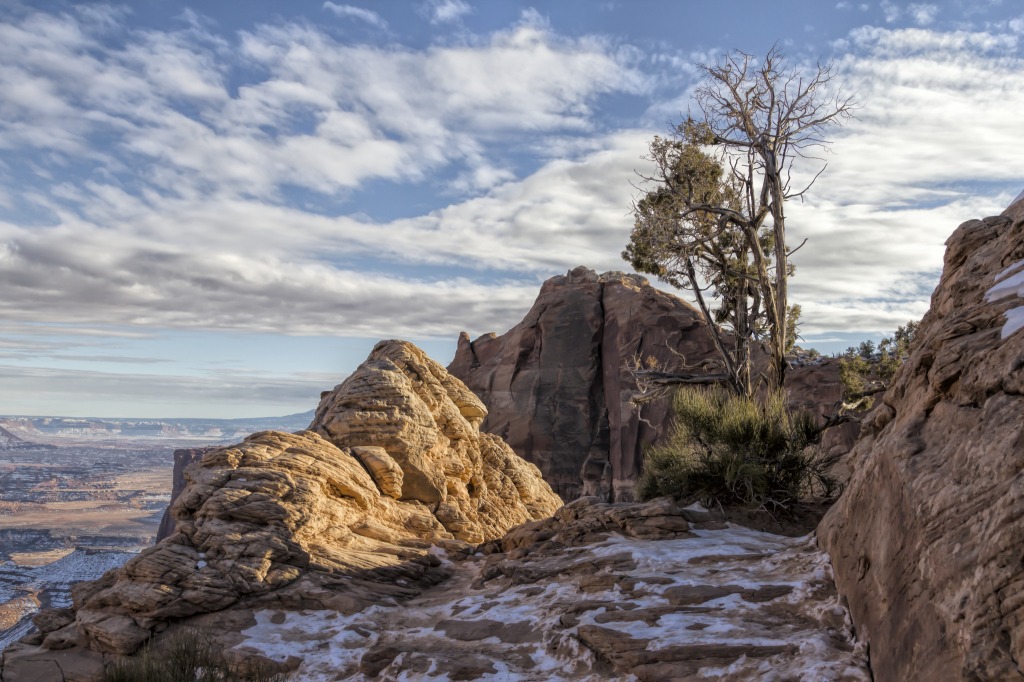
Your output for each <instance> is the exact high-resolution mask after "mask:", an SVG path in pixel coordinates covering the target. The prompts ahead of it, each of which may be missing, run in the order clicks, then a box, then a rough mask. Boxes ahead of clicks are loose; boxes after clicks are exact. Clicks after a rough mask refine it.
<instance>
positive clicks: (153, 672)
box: [103, 628, 285, 682]
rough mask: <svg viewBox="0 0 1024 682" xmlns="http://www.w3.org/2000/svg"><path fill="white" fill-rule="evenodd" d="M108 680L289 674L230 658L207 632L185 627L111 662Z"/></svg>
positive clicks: (259, 681)
mask: <svg viewBox="0 0 1024 682" xmlns="http://www.w3.org/2000/svg"><path fill="white" fill-rule="evenodd" d="M103 679H104V682H284V680H285V676H284V675H283V674H281V673H275V672H272V671H271V670H268V669H267V668H266V667H265V666H262V665H259V664H250V665H246V666H239V665H233V664H231V663H229V662H228V660H227V659H226V658H225V656H224V654H223V652H222V651H221V650H219V649H217V648H215V647H214V645H213V643H212V642H211V639H210V637H209V636H208V635H206V634H205V633H203V632H201V631H199V630H196V629H194V628H181V629H179V630H177V631H176V632H173V633H171V634H169V635H167V636H165V637H163V638H161V640H160V642H159V643H157V644H152V640H151V641H150V642H147V643H146V644H145V645H144V646H143V647H142V649H140V650H139V652H138V653H136V654H135V655H134V656H125V657H123V658H119V659H117V660H115V661H113V662H112V663H110V664H108V665H107V668H106V670H105V671H104V676H103Z"/></svg>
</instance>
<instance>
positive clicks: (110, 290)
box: [0, 12, 1024, 337]
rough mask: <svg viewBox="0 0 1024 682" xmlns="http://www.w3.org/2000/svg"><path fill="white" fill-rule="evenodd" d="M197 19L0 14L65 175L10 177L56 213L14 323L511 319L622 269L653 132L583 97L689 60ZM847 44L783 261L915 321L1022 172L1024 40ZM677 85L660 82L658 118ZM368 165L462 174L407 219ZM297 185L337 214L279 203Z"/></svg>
mask: <svg viewBox="0 0 1024 682" xmlns="http://www.w3.org/2000/svg"><path fill="white" fill-rule="evenodd" d="M200 25H201V24H195V23H192V24H190V25H189V26H190V27H189V28H188V29H187V31H183V32H176V33H175V32H167V33H147V32H132V31H128V30H126V29H125V30H124V33H123V35H122V36H121V37H122V40H121V41H120V42H119V44H120V47H112V46H111V44H108V43H106V42H103V41H100V40H99V39H98V38H97V37H96V36H95V35H93V34H91V33H90V31H91V30H93V29H91V28H89V26H87V25H85V24H83V23H81V21H79V20H76V19H75V18H74V17H73V16H70V15H61V16H51V15H30V16H29V17H27V18H26V19H25V21H23V22H22V23H20V24H15V23H11V24H7V25H0V87H3V92H4V93H5V97H4V98H3V100H2V101H0V148H3V149H4V150H5V153H11V154H15V153H22V154H24V155H25V156H26V157H29V156H30V157H32V160H33V162H34V163H36V164H37V168H38V173H39V176H40V177H41V176H42V175H44V174H46V173H50V174H51V175H53V176H54V177H55V178H57V180H56V181H54V182H46V183H43V184H42V185H40V186H39V187H45V191H41V190H40V188H39V187H36V186H34V185H33V186H29V187H24V188H21V187H15V186H6V185H5V187H4V190H3V191H4V194H3V195H0V203H6V204H8V208H9V207H10V205H11V204H15V205H16V206H21V205H22V202H25V201H29V200H31V201H32V202H34V203H33V204H32V207H33V208H34V209H37V210H38V211H39V212H41V213H42V214H45V215H46V216H49V218H48V220H47V221H45V222H47V225H48V226H47V227H29V226H28V225H27V224H22V223H20V222H18V221H14V220H11V221H9V222H6V223H4V222H0V288H2V290H3V291H5V292H7V293H6V294H5V296H4V297H3V298H2V299H0V317H2V318H3V319H4V320H21V321H23V322H35V323H39V324H48V323H52V322H53V321H54V320H61V321H64V322H66V323H69V324H75V325H82V326H90V325H96V324H98V323H99V321H105V322H107V323H111V324H119V325H140V326H141V325H152V326H155V327H179V328H181V327H188V328H208V329H239V330H252V331H273V332H284V333H293V334H344V335H365V336H378V337H379V336H396V335H398V336H424V335H438V336H444V337H447V336H449V335H453V334H454V333H456V332H457V331H458V330H460V329H463V328H465V329H468V330H469V331H472V332H474V333H482V332H485V331H504V330H505V329H507V328H508V327H510V326H511V325H512V324H514V323H515V322H517V321H518V319H519V318H521V316H522V315H523V314H524V313H525V311H526V309H527V308H528V307H529V304H530V302H531V301H532V299H533V297H534V296H535V295H536V291H537V287H538V286H539V284H540V282H541V281H542V280H543V279H544V278H546V277H548V276H551V275H553V274H558V273H561V272H564V271H565V270H567V269H569V268H571V267H574V266H576V265H580V264H583V265H587V266H589V267H593V268H595V269H598V270H606V269H623V268H625V267H626V265H625V264H624V263H622V262H621V261H620V260H619V257H618V254H619V252H620V251H621V249H622V248H623V246H624V245H625V241H626V239H627V237H628V232H629V226H630V224H631V219H630V216H629V214H628V211H629V205H630V197H631V195H632V193H633V191H634V190H633V188H632V187H631V186H630V184H629V182H630V180H632V179H634V176H633V174H632V171H633V169H635V168H637V167H638V166H639V165H640V163H641V162H640V160H639V157H640V156H641V154H643V153H644V151H645V150H646V143H647V140H648V139H649V138H650V136H651V135H652V134H653V133H654V132H663V131H662V130H650V129H635V130H603V129H602V128H601V126H600V125H599V124H598V119H599V117H598V116H597V115H596V113H595V112H596V110H597V109H598V108H599V107H600V106H601V100H600V98H601V96H602V95H603V94H623V93H627V94H636V95H647V96H649V95H650V94H651V92H652V91H653V87H654V86H652V83H653V82H658V83H660V84H662V85H664V84H665V83H668V82H669V81H668V80H659V79H660V78H662V74H663V72H664V71H672V73H673V74H676V75H678V73H679V69H678V68H677V66H678V64H676V63H674V61H673V60H675V61H679V56H678V55H671V54H666V55H661V56H655V55H652V59H651V60H650V61H649V62H647V63H648V64H649V65H653V66H652V68H654V69H655V70H656V71H657V73H655V74H652V75H645V74H641V73H640V72H639V71H638V70H637V69H636V68H635V66H634V65H635V64H636V63H638V61H639V60H640V59H641V58H642V57H643V55H638V54H636V52H635V51H632V52H631V51H630V50H623V49H621V48H620V46H618V45H615V44H612V43H610V42H608V41H606V40H603V39H599V38H592V37H583V38H567V37H564V36H561V35H558V34H557V33H555V32H554V31H553V30H552V29H551V28H550V27H549V26H548V25H547V23H546V21H545V20H544V18H543V16H541V15H540V14H538V13H536V12H532V13H526V14H525V15H524V16H523V18H522V20H521V21H520V22H519V23H517V24H516V25H514V26H511V27H509V28H507V29H505V30H503V31H499V32H496V33H493V34H490V35H486V36H476V37H474V38H473V39H468V38H467V39H466V40H464V41H461V42H458V43H450V44H449V43H446V44H438V45H432V46H430V47H427V48H424V49H422V50H414V49H412V48H404V47H395V46H388V47H375V46H372V45H351V44H346V43H341V42H338V41H336V40H334V39H333V38H331V37H330V36H329V35H327V34H326V33H324V32H322V31H318V30H317V29H315V28H313V27H310V26H304V25H297V24H281V25H275V26H262V27H259V28H257V29H254V30H252V31H249V32H246V33H244V34H242V35H241V37H240V38H239V40H238V42H225V41H223V40H218V39H215V38H213V37H212V36H208V35H205V34H203V33H202V29H201V28H199V27H198V26H200ZM96 30H98V29H96ZM103 30H112V29H110V28H109V26H108V28H105V29H103ZM848 44H849V45H850V46H851V47H850V49H851V52H850V53H849V54H848V55H846V56H845V57H843V58H842V59H840V61H839V66H840V68H841V70H842V72H843V77H844V78H845V79H846V82H847V84H848V85H849V86H850V88H851V89H853V90H854V91H856V92H857V93H858V99H859V100H860V101H861V102H862V103H863V104H864V105H865V106H864V109H863V110H862V111H861V112H859V117H858V119H857V120H856V121H853V122H852V123H851V124H850V125H849V126H848V127H847V128H846V129H844V130H843V131H841V132H840V133H837V135H836V136H835V143H834V145H833V147H834V151H835V154H834V155H833V156H832V158H831V161H830V167H829V170H828V171H827V173H826V174H825V175H824V176H823V177H822V179H821V180H820V181H819V183H818V184H817V185H816V187H815V188H814V190H813V191H812V193H811V194H810V195H809V198H808V202H807V203H806V204H803V205H800V204H795V205H793V206H792V209H791V215H792V221H791V224H792V230H793V234H794V236H795V237H796V238H800V239H802V238H803V237H804V236H807V237H810V239H811V240H810V242H809V243H808V245H807V246H806V247H805V248H804V249H803V250H802V251H801V252H799V254H798V256H797V258H796V262H797V266H798V268H799V270H798V276H797V277H796V278H795V279H794V281H793V292H794V301H795V302H799V303H801V305H803V306H804V310H805V319H806V320H807V322H808V324H809V325H810V326H809V327H808V330H813V329H814V328H817V329H856V328H861V329H863V328H867V329H889V328H892V327H894V326H895V324H894V323H902V322H905V321H906V320H907V319H909V317H912V316H914V315H918V314H919V313H920V312H921V310H922V306H923V305H925V302H926V299H927V289H928V287H929V286H930V285H929V282H933V280H934V277H935V275H936V274H937V269H938V267H939V265H940V263H941V253H942V241H943V240H944V239H945V237H946V236H947V235H948V234H949V232H951V231H952V229H953V228H954V227H955V225H956V224H957V223H958V222H960V221H961V220H963V219H966V218H970V217H974V216H977V215H985V214H989V213H992V212H994V211H996V210H998V209H999V208H1000V207H999V205H998V204H999V202H1000V201H1008V200H1009V198H1010V197H1011V196H1012V194H1008V193H1007V192H1006V191H1005V190H1004V189H1002V188H1003V186H1004V185H1007V184H1009V185H1012V186H1013V187H1014V188H1015V191H1019V188H1020V186H1021V185H1022V184H1024V157H1021V156H1020V155H1019V154H1018V153H1016V150H1017V149H1018V148H1019V147H1020V146H1021V145H1020V144H1019V142H1020V139H1019V136H1020V133H1019V132H1018V131H1019V122H1018V121H1017V118H1019V116H1018V112H1019V111H1021V110H1024V75H1022V74H1024V64H1022V61H1021V59H1020V57H1019V56H1018V52H1017V49H1018V48H1017V38H1016V36H1012V35H1003V34H998V33H969V32H953V33H949V32H938V31H932V30H926V29H921V28H915V29H902V30H886V29H880V28H871V27H867V28H863V29H858V30H857V31H854V32H853V33H851V34H850V36H849V38H848ZM703 61H707V59H703ZM242 62H244V63H245V64H246V65H247V69H246V71H245V73H246V74H248V75H247V76H246V77H245V78H241V82H238V83H237V87H235V86H232V87H231V88H229V87H228V85H227V83H231V82H235V81H237V80H238V79H239V78H240V76H239V73H238V72H235V71H232V68H233V66H232V65H233V64H236V63H242ZM252 73H257V74H259V75H258V76H252V75H251V74H252ZM690 75H692V74H691V73H690V72H687V74H686V77H687V78H688V77H689V76H690ZM683 80H685V78H684V79H683ZM679 89H680V90H685V84H684V86H683V87H680V88H679ZM677 92H678V91H677ZM673 94H675V93H673ZM685 106H686V98H685V97H683V98H680V99H670V97H669V95H667V94H666V95H665V96H664V97H663V98H662V99H661V100H659V101H654V102H652V103H651V108H650V111H649V115H650V116H651V120H655V121H656V122H657V123H658V124H661V123H662V122H663V121H665V120H666V119H667V118H670V117H675V116H678V114H679V112H680V111H683V110H685ZM655 114H657V115H655ZM100 140H102V141H103V143H101V142H100ZM111 141H112V142H111ZM508 147H512V148H514V150H515V152H517V153H519V154H522V155H524V156H529V157H530V160H531V164H530V170H529V171H527V172H523V171H521V170H517V167H516V165H515V164H514V163H511V162H507V160H506V159H504V158H502V157H501V156H500V150H501V149H504V148H508ZM69 163H75V164H79V163H84V164H92V165H91V166H89V170H88V171H87V172H82V173H80V174H78V175H76V174H75V173H74V172H71V173H65V172H64V170H62V169H63V168H64V167H65V166H66V165H67V164H69ZM60 164H65V166H61V165H60ZM0 173H8V174H9V171H8V170H5V169H3V168H0ZM434 174H437V175H441V174H443V175H444V179H436V178H433V177H432V176H433V175H434ZM5 179H6V178H5ZM965 179H966V180H968V181H970V182H977V183H986V184H983V185H980V186H976V185H972V184H970V182H966V183H965V182H964V181H965ZM371 180H389V181H394V182H395V184H394V185H393V186H392V188H393V189H392V191H393V192H394V198H393V201H394V202H395V203H403V202H406V201H407V197H406V193H405V192H406V190H407V189H408V188H409V187H410V186H411V185H410V184H402V183H412V182H420V183H423V184H422V185H420V186H418V187H414V188H413V189H420V190H422V188H423V187H424V186H426V187H429V188H435V187H437V188H441V189H444V188H447V190H448V191H449V192H453V193H455V194H454V196H453V198H451V203H450V205H448V206H442V207H440V208H436V206H437V205H439V204H437V203H435V204H434V206H435V208H433V210H430V211H429V212H426V211H424V212H420V213H419V214H416V212H415V211H409V212H407V214H408V215H410V217H404V218H400V219H394V220H386V221H374V220H371V219H370V218H367V217H360V218H356V217H353V216H348V215H345V213H346V212H347V206H346V204H345V203H344V199H345V197H346V196H348V193H354V192H358V191H360V189H361V188H362V187H364V186H365V185H366V184H367V183H368V182H370V181H371ZM40 182H42V181H40ZM296 187H297V188H300V189H301V190H303V191H304V192H308V193H312V194H315V195H317V196H318V197H325V198H326V199H327V200H330V201H331V202H332V203H330V204H329V208H328V210H318V211H316V212H313V211H310V210H306V209H305V208H304V206H303V204H302V202H301V201H286V199H285V197H286V195H287V193H288V192H290V191H292V189H293V188H296ZM979 187H980V188H979ZM449 196H452V195H449ZM398 273H400V274H398ZM865 301H866V302H865Z"/></svg>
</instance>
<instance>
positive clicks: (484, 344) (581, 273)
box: [448, 267, 856, 501]
mask: <svg viewBox="0 0 1024 682" xmlns="http://www.w3.org/2000/svg"><path fill="white" fill-rule="evenodd" d="M715 357H717V356H716V351H715V349H714V346H713V343H712V340H711V336H710V334H709V332H708V329H707V326H706V324H705V323H704V321H703V318H702V317H701V315H700V313H699V312H698V311H697V310H696V309H694V308H693V307H692V306H690V305H689V304H687V303H686V302H685V301H682V300H681V299H679V298H677V297H675V296H672V295H671V294H667V293H665V292H663V291H660V290H658V289H655V288H654V287H652V286H651V285H650V283H649V282H648V281H647V279H645V278H643V277H641V276H639V275H627V274H623V273H621V272H608V273H605V274H603V275H598V274H596V273H594V272H593V271H592V270H588V269H586V268H583V267H579V268H576V269H575V270H572V271H571V272H569V273H568V274H567V275H565V276H559V277H553V278H551V279H549V280H548V281H546V282H545V283H544V285H543V286H542V287H541V290H540V294H539V295H538V297H537V300H536V302H535V303H534V304H533V307H532V308H531V309H530V312H529V313H528V314H527V315H526V317H525V318H524V319H523V321H522V322H520V323H519V324H517V325H516V326H515V327H513V328H512V329H511V330H509V331H508V332H506V333H505V334H503V335H502V336H497V335H495V334H487V335H484V336H481V337H480V338H478V339H476V340H475V341H470V339H469V336H468V335H466V334H465V333H463V334H462V336H460V337H459V345H458V350H457V351H456V353H455V359H454V360H453V361H452V363H451V364H450V365H449V366H448V371H449V372H451V373H452V374H454V375H455V376H457V377H459V378H460V379H462V381H464V382H465V383H466V385H467V386H469V387H470V388H471V389H473V391H474V392H475V393H476V394H477V395H478V396H480V398H481V399H482V400H483V402H484V404H485V405H486V406H487V410H488V415H487V418H486V419H485V420H484V422H483V425H482V428H483V429H484V430H485V431H488V432H490V433H494V434H497V435H499V436H501V437H502V438H503V439H504V440H505V441H506V442H507V443H508V444H509V445H511V446H512V448H513V449H514V450H515V451H516V453H517V454H518V455H519V456H520V457H523V458H524V459H526V460H528V461H530V462H533V463H534V464H536V465H537V466H538V467H540V469H541V471H542V472H543V473H544V478H545V480H547V481H548V482H549V483H550V484H551V486H552V488H554V489H555V491H556V492H557V493H558V494H559V495H560V496H561V497H562V498H563V499H566V500H571V499H575V498H576V497H579V496H581V495H596V496H599V497H601V498H603V499H606V500H612V501H631V500H633V487H634V485H635V484H636V480H637V477H638V475H639V473H640V468H641V465H642V463H643V451H644V448H645V447H646V446H647V445H649V444H650V443H652V442H654V440H655V439H656V438H657V437H658V436H659V435H660V434H662V433H665V432H666V431H667V429H668V423H669V408H670V405H669V402H670V401H668V400H661V401H656V402H653V403H650V404H648V405H645V406H644V407H643V408H642V409H641V410H640V412H639V413H638V412H637V411H636V410H635V409H634V408H633V406H632V405H631V404H630V397H631V396H632V393H633V391H634V386H633V382H632V379H631V377H630V375H629V371H628V366H629V365H630V364H631V363H633V361H634V359H636V358H639V359H640V361H641V362H644V363H657V366H660V367H669V368H671V367H677V366H678V365H679V363H680V362H681V361H682V360H683V359H685V362H686V364H688V365H699V364H700V363H701V362H703V361H705V360H709V359H714V358H715ZM789 383H790V384H791V385H792V386H793V387H794V388H793V389H792V390H791V394H792V398H793V401H794V404H796V405H798V406H799V407H801V408H806V409H811V410H812V411H814V412H815V414H818V415H822V414H825V413H828V412H831V409H832V407H833V405H834V404H835V402H836V401H837V400H839V397H840V393H841V387H840V383H839V372H838V365H837V364H836V363H835V362H831V363H829V362H826V363H824V364H821V365H815V366H806V367H797V368H794V369H793V370H791V372H790V378H789ZM855 436H856V427H855V426H854V427H847V428H846V429H845V430H844V431H842V432H836V433H834V434H830V435H829V436H828V437H827V440H826V443H825V445H826V447H829V448H833V449H838V450H840V451H845V450H847V449H849V446H850V445H851V444H852V440H853V437H855Z"/></svg>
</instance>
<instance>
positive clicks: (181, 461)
mask: <svg viewBox="0 0 1024 682" xmlns="http://www.w3.org/2000/svg"><path fill="white" fill-rule="evenodd" d="M216 449H217V447H216V446H213V447H202V448H180V449H178V450H175V451H174V469H173V470H172V474H171V502H170V504H168V505H167V509H165V510H164V515H163V517H162V518H161V519H160V527H159V528H158V529H157V531H156V541H157V542H160V541H161V540H163V539H164V538H168V537H170V536H171V535H173V534H174V530H175V528H176V526H177V522H176V521H175V520H174V515H173V514H172V513H171V508H172V506H173V505H174V501H175V500H177V499H178V496H179V495H181V491H182V490H184V489H185V485H186V483H187V481H186V480H185V469H187V468H188V466H189V465H190V464H192V463H193V462H196V461H198V460H199V459H201V458H202V456H203V455H205V454H206V453H207V452H209V451H210V450H216Z"/></svg>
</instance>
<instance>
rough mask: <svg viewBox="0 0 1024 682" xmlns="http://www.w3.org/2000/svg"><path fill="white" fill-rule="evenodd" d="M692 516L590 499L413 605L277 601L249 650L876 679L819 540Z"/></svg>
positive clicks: (250, 632)
mask: <svg viewBox="0 0 1024 682" xmlns="http://www.w3.org/2000/svg"><path fill="white" fill-rule="evenodd" d="M684 515H691V516H694V515H692V514H688V512H687V511H686V510H680V509H679V508H678V507H676V506H675V505H672V504H670V503H666V502H664V501H662V502H660V503H652V504H647V505H642V504H631V505H630V504H627V505H623V504H618V505H609V504H603V503H599V502H597V501H596V498H583V499H580V500H577V501H576V502H573V503H571V504H570V505H567V506H566V507H564V508H563V509H561V510H559V512H558V514H556V516H555V517H554V518H552V519H546V520H542V521H537V522H533V523H530V524H525V525H524V526H522V527H520V528H517V529H515V530H514V531H513V532H512V533H510V534H509V535H508V536H506V537H505V538H503V539H501V540H499V541H495V542H491V543H488V544H487V545H485V546H484V547H482V548H481V550H482V551H481V553H478V554H476V555H473V556H469V557H465V558H459V559H457V560H454V561H452V560H448V559H446V560H445V564H446V566H447V567H449V568H450V570H451V571H452V573H453V574H454V576H453V578H452V579H451V580H449V581H448V582H447V583H445V584H443V585H439V586H437V587H435V588H433V589H431V590H429V591H427V592H425V593H424V594H423V595H421V596H420V597H417V598H416V599H413V600H411V601H409V602H407V603H406V604H404V605H403V606H402V607H395V606H388V605H379V606H374V607H372V608H370V609H367V610H365V611H362V612H360V613H353V614H339V613H337V612H334V611H305V612H303V613H301V614H297V613H282V612H280V611H277V610H273V609H267V610H264V611H261V612H258V613H256V614H255V620H256V624H255V625H254V626H253V627H250V628H248V629H246V630H245V631H244V632H243V633H242V634H243V635H244V637H245V639H244V640H243V641H242V642H241V643H240V644H239V648H240V649H242V650H247V651H251V652H257V653H259V654H261V655H263V656H265V657H268V658H270V659H272V660H276V661H280V662H282V663H284V662H286V661H288V660H294V661H301V664H299V667H298V669H297V670H296V671H295V672H294V673H293V677H292V678H291V680H292V681H293V682H320V681H322V680H334V679H351V680H361V679H388V680H391V679H496V680H537V681H540V680H544V681H548V680H590V681H594V682H597V681H599V680H600V681H604V680H623V681H625V680H641V681H642V682H646V681H654V680H658V681H661V680H668V679H706V680H754V679H779V680H783V679H794V680H796V679H799V680H808V681H810V680H826V679H827V680H835V681H844V680H845V681H847V682H861V681H863V682H866V681H867V680H869V679H870V676H869V673H868V670H867V660H866V652H865V650H864V647H863V646H861V645H857V644H855V642H854V640H853V635H852V631H851V626H850V621H849V614H848V613H847V611H846V610H845V609H844V608H843V607H842V606H841V605H840V604H839V600H838V597H837V595H836V593H835V591H834V589H833V587H832V585H833V584H832V577H831V571H830V567H829V562H828V556H827V555H826V554H825V553H824V552H822V551H820V550H818V549H817V547H816V544H815V541H814V539H813V537H804V538H796V539H793V538H786V537H781V536H776V535H770V534H767V533H760V532H757V531H752V530H747V529H743V528H737V527H728V528H718V529H711V528H706V529H701V528H691V527H690V524H689V523H688V522H687V520H686V518H685V517H684ZM698 525H699V524H698Z"/></svg>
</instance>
